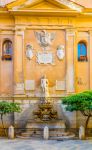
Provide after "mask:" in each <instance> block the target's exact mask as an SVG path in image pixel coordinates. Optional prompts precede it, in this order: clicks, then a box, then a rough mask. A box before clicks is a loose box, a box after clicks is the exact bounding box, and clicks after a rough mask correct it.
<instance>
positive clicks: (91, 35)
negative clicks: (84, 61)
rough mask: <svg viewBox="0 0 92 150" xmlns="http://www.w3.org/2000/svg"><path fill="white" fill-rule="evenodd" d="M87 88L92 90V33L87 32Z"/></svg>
mask: <svg viewBox="0 0 92 150" xmlns="http://www.w3.org/2000/svg"><path fill="white" fill-rule="evenodd" d="M88 59H89V85H90V86H89V87H90V90H92V31H89V58H88Z"/></svg>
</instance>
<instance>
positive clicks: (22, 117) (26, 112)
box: [14, 101, 38, 128]
mask: <svg viewBox="0 0 92 150" xmlns="http://www.w3.org/2000/svg"><path fill="white" fill-rule="evenodd" d="M21 108H22V112H21V113H15V115H14V118H15V126H16V127H18V128H25V126H26V124H27V121H28V120H29V119H30V120H31V119H33V111H34V110H37V109H38V102H36V103H27V101H26V103H23V104H21Z"/></svg>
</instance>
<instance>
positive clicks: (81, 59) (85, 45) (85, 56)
mask: <svg viewBox="0 0 92 150" xmlns="http://www.w3.org/2000/svg"><path fill="white" fill-rule="evenodd" d="M79 44H80V46H81V49H80V51H81V52H80V53H81V55H80V54H79V48H78V46H79ZM83 46H84V47H85V49H83ZM83 53H84V54H83ZM85 53H86V54H85ZM79 55H80V56H79ZM77 60H78V61H79V62H86V61H88V57H87V42H86V41H84V40H80V41H79V42H78V44H77Z"/></svg>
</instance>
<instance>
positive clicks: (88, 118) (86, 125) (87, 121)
mask: <svg viewBox="0 0 92 150" xmlns="http://www.w3.org/2000/svg"><path fill="white" fill-rule="evenodd" d="M90 117H91V116H90V115H89V116H88V117H87V120H86V123H85V129H87V127H88V123H89V120H90Z"/></svg>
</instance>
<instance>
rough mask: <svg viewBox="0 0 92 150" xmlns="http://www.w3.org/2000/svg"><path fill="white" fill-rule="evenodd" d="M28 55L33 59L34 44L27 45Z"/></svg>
mask: <svg viewBox="0 0 92 150" xmlns="http://www.w3.org/2000/svg"><path fill="white" fill-rule="evenodd" d="M26 57H27V58H28V59H29V60H31V59H32V58H33V46H32V45H30V44H28V45H27V46H26Z"/></svg>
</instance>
